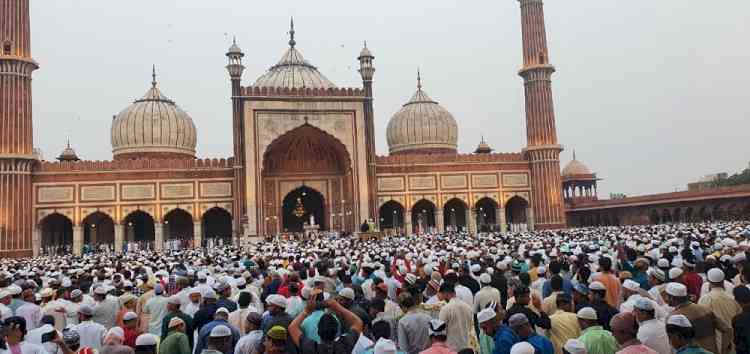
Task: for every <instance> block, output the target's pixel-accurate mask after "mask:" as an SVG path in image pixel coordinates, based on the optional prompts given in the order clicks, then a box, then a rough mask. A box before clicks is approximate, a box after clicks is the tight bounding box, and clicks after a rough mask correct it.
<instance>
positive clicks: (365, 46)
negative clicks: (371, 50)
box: [365, 40, 367, 49]
mask: <svg viewBox="0 0 750 354" xmlns="http://www.w3.org/2000/svg"><path fill="white" fill-rule="evenodd" d="M365 49H367V40H365Z"/></svg>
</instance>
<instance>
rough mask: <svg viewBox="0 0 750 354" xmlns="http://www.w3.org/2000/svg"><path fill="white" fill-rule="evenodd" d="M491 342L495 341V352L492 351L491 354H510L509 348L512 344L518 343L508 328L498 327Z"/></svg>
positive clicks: (516, 337) (513, 333)
mask: <svg viewBox="0 0 750 354" xmlns="http://www.w3.org/2000/svg"><path fill="white" fill-rule="evenodd" d="M493 340H494V341H495V350H494V351H492V354H510V348H511V347H512V346H513V344H516V343H518V336H517V335H516V333H515V332H513V330H511V329H510V327H508V326H506V325H500V327H499V328H498V329H497V332H495V337H494V338H493Z"/></svg>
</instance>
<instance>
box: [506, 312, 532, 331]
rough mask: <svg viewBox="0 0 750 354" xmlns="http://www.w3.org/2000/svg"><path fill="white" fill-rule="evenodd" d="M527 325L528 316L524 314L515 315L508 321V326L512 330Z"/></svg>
mask: <svg viewBox="0 0 750 354" xmlns="http://www.w3.org/2000/svg"><path fill="white" fill-rule="evenodd" d="M527 323H529V318H528V317H526V315H525V314H523V313H517V314H514V315H513V316H510V318H509V319H508V325H509V326H510V327H511V328H512V327H518V326H521V325H525V324H527Z"/></svg>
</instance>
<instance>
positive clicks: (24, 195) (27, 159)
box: [0, 0, 38, 257]
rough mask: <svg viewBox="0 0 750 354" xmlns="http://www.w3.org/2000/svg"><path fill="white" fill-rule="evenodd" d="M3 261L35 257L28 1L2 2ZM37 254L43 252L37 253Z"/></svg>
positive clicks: (0, 150) (0, 248)
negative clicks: (5, 258) (10, 258)
mask: <svg viewBox="0 0 750 354" xmlns="http://www.w3.org/2000/svg"><path fill="white" fill-rule="evenodd" d="M0 24H2V25H1V26H2V30H1V31H0V32H2V34H0V68H2V69H0V102H2V103H1V104H0V257H5V256H13V257H30V256H32V255H33V254H34V252H35V250H34V248H35V247H34V242H33V238H34V215H33V213H34V212H33V200H32V198H31V196H32V194H33V193H32V185H31V170H32V166H33V165H34V164H35V163H37V156H35V154H34V150H33V149H34V142H33V138H34V134H33V131H32V125H33V122H32V102H31V101H32V95H31V88H32V85H31V76H32V72H33V71H34V70H36V69H37V68H38V66H37V64H36V62H35V61H34V59H33V58H32V57H31V31H30V23H29V0H0ZM37 252H38V251H37Z"/></svg>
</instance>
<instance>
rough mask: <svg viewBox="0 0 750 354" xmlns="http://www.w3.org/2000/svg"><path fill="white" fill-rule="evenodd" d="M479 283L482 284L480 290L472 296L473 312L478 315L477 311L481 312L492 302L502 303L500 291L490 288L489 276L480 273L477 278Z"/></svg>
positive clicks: (490, 277)
mask: <svg viewBox="0 0 750 354" xmlns="http://www.w3.org/2000/svg"><path fill="white" fill-rule="evenodd" d="M479 282H480V283H481V284H482V288H481V289H479V292H477V294H476V295H474V312H477V313H479V311H482V309H484V308H485V307H487V305H489V304H491V303H493V302H494V303H496V304H499V303H502V297H501V296H500V291H499V290H497V289H495V287H494V286H492V276H491V275H489V274H487V273H482V275H480V276H479Z"/></svg>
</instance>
